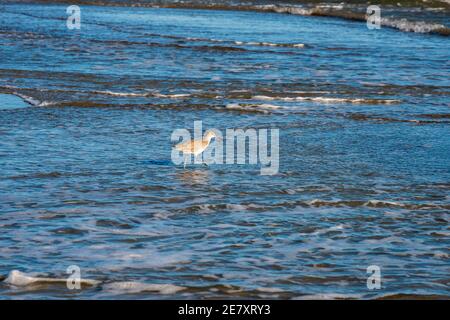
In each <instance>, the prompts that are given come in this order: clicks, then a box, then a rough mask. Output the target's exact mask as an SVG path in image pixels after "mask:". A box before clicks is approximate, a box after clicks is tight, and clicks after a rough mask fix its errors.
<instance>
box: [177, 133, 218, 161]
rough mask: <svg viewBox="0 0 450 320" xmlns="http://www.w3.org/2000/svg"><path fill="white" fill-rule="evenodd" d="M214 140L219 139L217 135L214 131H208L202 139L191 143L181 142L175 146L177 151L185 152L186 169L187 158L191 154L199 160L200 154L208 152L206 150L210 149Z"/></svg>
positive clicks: (193, 140)
mask: <svg viewBox="0 0 450 320" xmlns="http://www.w3.org/2000/svg"><path fill="white" fill-rule="evenodd" d="M213 138H215V139H217V135H216V133H215V132H214V131H211V130H208V131H207V132H206V133H205V135H204V136H203V138H202V139H192V140H189V141H185V142H180V143H178V144H177V145H175V150H178V151H181V152H183V156H184V168H186V162H187V158H188V157H189V156H190V155H191V154H193V155H194V157H195V158H197V156H198V155H199V154H201V153H202V152H203V151H205V150H206V148H208V146H209V144H210V143H211V140H212V139H213ZM204 164H206V163H204Z"/></svg>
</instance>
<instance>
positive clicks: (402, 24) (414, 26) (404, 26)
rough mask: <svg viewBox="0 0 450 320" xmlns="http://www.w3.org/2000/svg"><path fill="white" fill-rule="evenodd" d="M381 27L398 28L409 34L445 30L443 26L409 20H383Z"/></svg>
mask: <svg viewBox="0 0 450 320" xmlns="http://www.w3.org/2000/svg"><path fill="white" fill-rule="evenodd" d="M381 25H383V26H387V27H391V28H397V29H399V30H402V31H407V32H417V33H429V32H433V31H435V30H439V29H445V28H446V27H445V26H444V25H443V24H439V23H429V22H425V21H409V20H407V19H392V18H382V19H381Z"/></svg>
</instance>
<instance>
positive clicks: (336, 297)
mask: <svg viewBox="0 0 450 320" xmlns="http://www.w3.org/2000/svg"><path fill="white" fill-rule="evenodd" d="M361 298H362V296H361V295H357V294H339V293H319V294H311V295H304V296H300V297H296V298H295V299H296V300H339V299H361Z"/></svg>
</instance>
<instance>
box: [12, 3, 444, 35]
mask: <svg viewBox="0 0 450 320" xmlns="http://www.w3.org/2000/svg"><path fill="white" fill-rule="evenodd" d="M24 2H25V3H27V1H24ZM24 2H20V3H24ZM6 3H17V1H16V0H9V1H8V0H7V1H6ZM33 3H37V4H39V3H42V4H45V3H46V1H43V0H37V1H34V2H33ZM69 3H71V1H69V0H67V1H66V0H59V1H58V2H57V3H55V4H69ZM399 4H400V3H399V2H398V1H380V2H377V5H379V6H380V8H381V9H382V18H381V26H382V27H386V28H391V29H395V30H399V31H403V32H414V33H423V34H433V35H439V36H444V37H448V36H450V25H449V21H448V15H449V14H450V2H444V1H431V2H421V1H409V2H408V3H406V4H401V5H399ZM78 5H93V6H111V7H135V8H168V9H197V10H227V11H229V10H232V11H233V10H234V11H254V12H270V13H280V14H293V15H301V16H313V17H324V18H334V19H344V20H348V21H356V22H365V21H366V9H367V7H368V6H369V5H371V2H370V1H347V2H342V1H332V2H327V3H324V2H321V1H313V0H310V1H283V2H282V3H277V2H275V1H264V0H263V1H258V0H253V1H245V2H243V3H240V2H237V1H233V0H231V1H224V2H221V3H215V2H214V1H207V0H205V1H202V0H198V1H187V2H176V1H170V0H167V1H152V0H149V1H137V2H133V3H129V2H127V1H123V0H117V1H115V0H80V1H78Z"/></svg>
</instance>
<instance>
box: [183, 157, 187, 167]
mask: <svg viewBox="0 0 450 320" xmlns="http://www.w3.org/2000/svg"><path fill="white" fill-rule="evenodd" d="M186 162H187V156H186V155H184V166H183V168H184V169H186Z"/></svg>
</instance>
